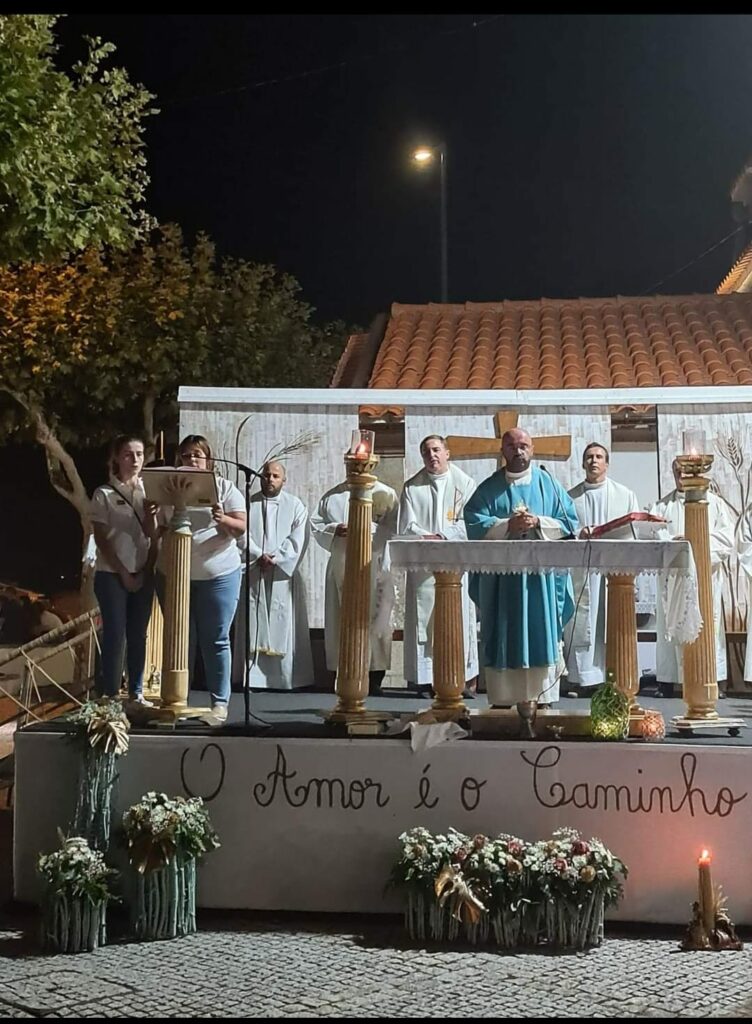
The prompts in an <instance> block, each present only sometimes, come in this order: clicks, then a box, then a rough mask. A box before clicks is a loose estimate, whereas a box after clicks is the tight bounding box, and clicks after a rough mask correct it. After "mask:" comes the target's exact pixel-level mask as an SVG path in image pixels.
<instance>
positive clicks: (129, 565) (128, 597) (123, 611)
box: [91, 434, 157, 705]
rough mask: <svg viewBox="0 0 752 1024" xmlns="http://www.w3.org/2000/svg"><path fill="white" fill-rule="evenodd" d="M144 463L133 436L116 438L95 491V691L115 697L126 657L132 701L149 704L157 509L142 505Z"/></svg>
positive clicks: (139, 442) (137, 440) (140, 448)
mask: <svg viewBox="0 0 752 1024" xmlns="http://www.w3.org/2000/svg"><path fill="white" fill-rule="evenodd" d="M143 465H144V444H143V441H142V440H141V439H140V438H138V437H133V436H131V435H130V434H121V435H120V436H119V437H116V438H115V440H114V441H113V442H112V445H111V446H110V458H109V469H110V479H109V483H107V484H105V485H104V486H102V487H98V488H97V489H96V491H95V492H94V495H93V497H92V500H91V521H92V524H93V526H94V540H95V543H96V547H97V561H96V574H95V576H94V593H95V594H96V597H97V601H98V603H99V610H100V612H101V614H102V645H101V647H102V656H101V663H100V665H99V671H98V676H99V678H98V680H97V689H98V690H99V691H100V692H101V693H102V694H103V696H106V697H115V696H117V694H118V692H119V690H120V682H121V679H122V675H123V658H124V655H126V662H127V670H128V690H129V693H130V697H131V700H133V701H136V702H137V703H139V704H145V705H148V704H149V702H148V701H146V700H145V699H144V696H143V685H144V659H145V656H146V630H147V628H148V625H149V617H150V615H151V605H152V595H153V593H154V576H153V569H154V561H155V558H156V553H157V526H156V518H155V514H154V511H155V510H154V507H153V506H151V505H150V504H149V503H148V502H146V503H145V502H144V488H143V484H142V482H141V475H140V474H141V470H142V468H143ZM126 652H127V654H126Z"/></svg>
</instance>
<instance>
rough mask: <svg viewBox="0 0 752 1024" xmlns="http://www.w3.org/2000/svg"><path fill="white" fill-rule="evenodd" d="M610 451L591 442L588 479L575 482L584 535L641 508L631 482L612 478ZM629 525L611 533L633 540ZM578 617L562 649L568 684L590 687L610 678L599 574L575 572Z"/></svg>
mask: <svg viewBox="0 0 752 1024" xmlns="http://www.w3.org/2000/svg"><path fill="white" fill-rule="evenodd" d="M609 462H610V456H609V452H608V449H607V448H606V447H605V445H602V444H599V443H598V442H597V441H593V442H592V443H591V444H589V445H588V446H587V448H585V451H584V452H583V454H582V468H583V469H584V470H585V479H584V480H583V481H582V483H579V484H577V486H576V487H573V488H572V489H571V490H570V492H569V496H570V498H571V499H572V501H573V502H574V507H575V509H576V510H577V519H578V520H579V523H580V526H581V527H583V529H582V531H581V533H580V537H587V536H588V535H589V531H590V528H591V527H593V526H602V525H603V523H608V522H610V521H611V520H612V519H618V518H619V517H620V516H624V515H627V513H629V512H639V510H640V506H639V504H638V501H637V495H636V494H635V493H634V491H630V490H629V488H628V487H623V486H622V485H621V484H617V483H616V481H614V480H611V479H610V477H609V475H608V469H609ZM633 537H634V534H633V532H632V528H631V527H630V526H622V527H619V528H618V529H615V530H611V531H610V532H609V533H608V534H607V538H608V539H609V540H631V539H632V538H633ZM572 587H573V589H574V601H575V609H576V610H575V616H574V618H573V619H571V620H570V621H569V623H567V626H566V629H565V631H564V654H565V657H566V662H567V671H568V676H569V679H568V683H569V684H570V685H573V686H575V687H578V688H579V689H583V690H589V689H590V688H591V687H593V686H598V685H599V684H600V683H603V682H605V680H606V589H607V588H606V583H605V580H604V579H603V577H602V576H600V575H599V574H598V573H595V572H591V573H585V572H584V571H582V570H579V571H578V570H575V571H573V572H572Z"/></svg>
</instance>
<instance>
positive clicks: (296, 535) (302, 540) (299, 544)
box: [269, 501, 308, 577]
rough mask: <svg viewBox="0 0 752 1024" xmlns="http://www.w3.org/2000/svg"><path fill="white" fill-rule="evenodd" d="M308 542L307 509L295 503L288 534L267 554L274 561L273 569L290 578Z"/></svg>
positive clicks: (298, 502) (300, 503)
mask: <svg viewBox="0 0 752 1024" xmlns="http://www.w3.org/2000/svg"><path fill="white" fill-rule="evenodd" d="M307 540H308V509H307V508H306V507H305V505H304V504H303V502H302V501H297V508H296V509H295V514H294V516H293V521H292V526H291V529H290V532H289V534H288V535H287V537H285V539H284V540H283V541H282V543H281V544H280V545H279V546H278V547H277V549H276V550H275V551H270V552H269V554H270V555H271V557H272V558H273V559H274V567H275V569H279V571H280V572H281V573H282V574H283V575H284V576H288V577H292V575H293V573H294V572H295V570H296V568H297V566H298V562H299V561H300V559H301V557H302V555H303V552H304V551H305V547H306V542H307Z"/></svg>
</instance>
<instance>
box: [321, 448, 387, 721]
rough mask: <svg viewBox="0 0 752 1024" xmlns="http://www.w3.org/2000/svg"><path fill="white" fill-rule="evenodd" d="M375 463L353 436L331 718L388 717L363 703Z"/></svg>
mask: <svg viewBox="0 0 752 1024" xmlns="http://www.w3.org/2000/svg"><path fill="white" fill-rule="evenodd" d="M378 462H379V457H378V455H374V454H373V451H372V444H364V443H363V442H359V443H358V444H355V440H354V442H353V449H352V450H351V451H349V452H347V453H346V454H345V468H346V470H347V486H348V488H349V489H350V503H349V509H348V515H347V544H346V547H345V575H344V581H343V584H342V601H341V618H340V625H339V657H338V659H337V680H336V684H335V690H336V693H337V698H338V700H337V705H336V707H335V708H334V710H333V711H332V712H331V714H330V715H329V720H330V721H333V722H363V721H365V720H370V721H383V720H386V719H388V718H390V717H391V716H390V715H388V714H382V713H377V712H372V711H367V710H366V708H365V700H366V697H367V695H368V669H369V666H370V661H371V560H372V557H373V554H372V542H371V524H372V522H373V487H374V484H375V483H376V477H375V476H374V475H373V470H374V469H375V468H376V466H377V465H378Z"/></svg>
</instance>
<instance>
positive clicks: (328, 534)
mask: <svg viewBox="0 0 752 1024" xmlns="http://www.w3.org/2000/svg"><path fill="white" fill-rule="evenodd" d="M338 526H339V523H337V522H335V521H334V519H333V518H332V517H331V514H330V509H329V502H328V500H327V499H326V498H322V499H321V501H320V502H319V507H318V508H317V509H316V511H315V512H314V513H313V515H312V516H311V534H312V535H313V538H314V540H315V541H316V543H317V544H319V545H320V546H321V547H322V548H323V549H324V550H325V551H331V550H332V544H333V542H334V532H335V530H336V529H337V527H338Z"/></svg>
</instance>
